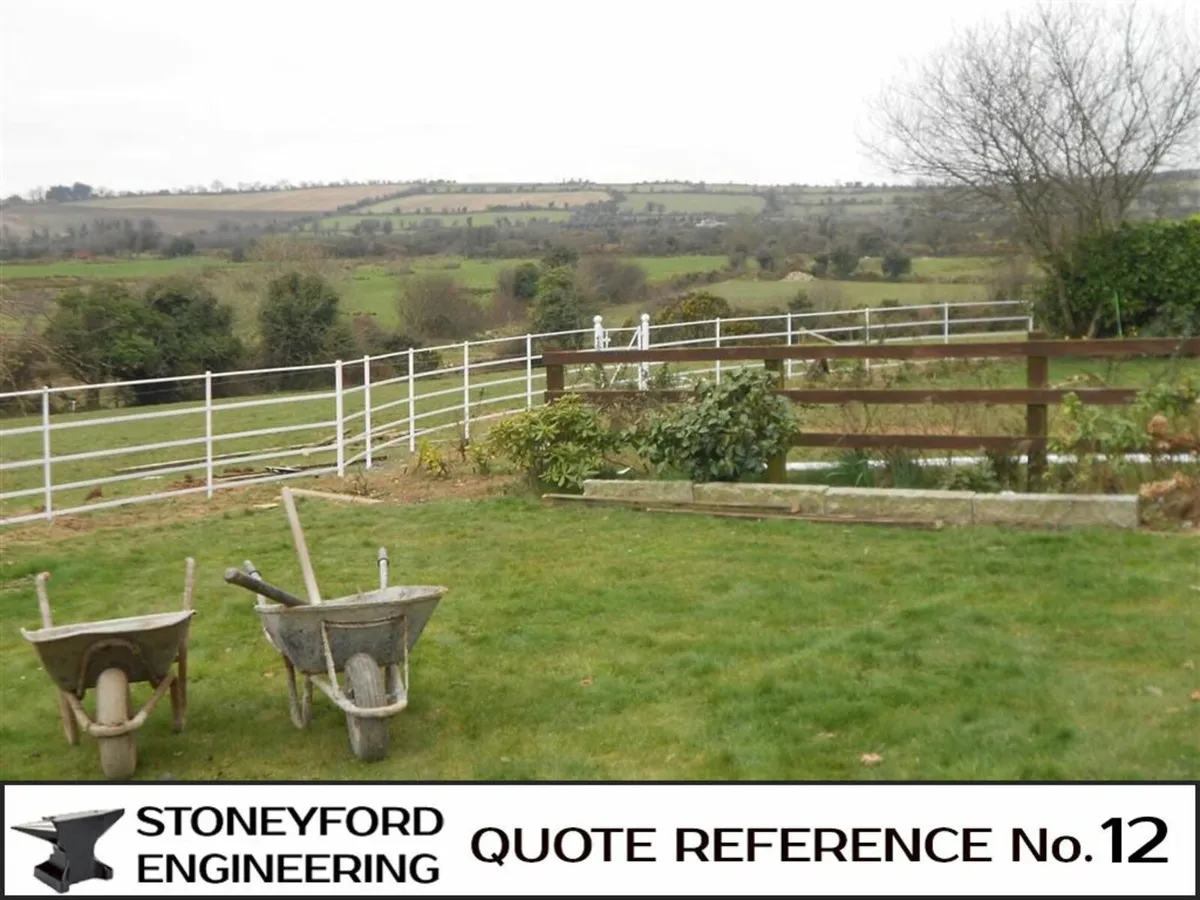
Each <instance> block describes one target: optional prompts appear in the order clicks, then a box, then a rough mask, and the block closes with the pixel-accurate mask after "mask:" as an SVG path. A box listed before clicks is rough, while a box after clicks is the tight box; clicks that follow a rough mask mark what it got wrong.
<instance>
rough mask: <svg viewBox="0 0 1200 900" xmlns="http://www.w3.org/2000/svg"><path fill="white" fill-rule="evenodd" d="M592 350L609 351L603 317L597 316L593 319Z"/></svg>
mask: <svg viewBox="0 0 1200 900" xmlns="http://www.w3.org/2000/svg"><path fill="white" fill-rule="evenodd" d="M592 349H593V350H606V349H608V335H607V334H605V332H604V317H603V316H596V317H594V318H593V319H592Z"/></svg>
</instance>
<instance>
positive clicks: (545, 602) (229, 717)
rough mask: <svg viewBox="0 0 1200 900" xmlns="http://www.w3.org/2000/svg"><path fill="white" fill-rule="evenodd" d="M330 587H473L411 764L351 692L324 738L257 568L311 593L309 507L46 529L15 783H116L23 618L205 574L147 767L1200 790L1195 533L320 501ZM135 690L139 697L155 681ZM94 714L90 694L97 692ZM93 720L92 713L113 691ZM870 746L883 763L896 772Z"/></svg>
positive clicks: (424, 686) (19, 587) (72, 615)
mask: <svg viewBox="0 0 1200 900" xmlns="http://www.w3.org/2000/svg"><path fill="white" fill-rule="evenodd" d="M301 514H302V516H303V518H304V521H305V527H306V531H307V533H308V536H309V542H310V547H311V550H312V552H313V556H314V565H315V567H316V571H317V575H318V579H319V580H320V583H321V587H322V593H323V594H325V595H326V596H337V595H340V594H346V593H352V592H354V591H355V590H356V589H357V588H358V587H366V586H368V585H369V584H370V583H371V582H372V581H373V579H374V578H375V571H374V559H375V550H376V548H377V547H379V546H381V545H384V546H387V547H388V548H389V550H390V551H391V558H392V572H393V581H394V582H396V583H402V582H403V583H414V584H415V583H421V584H445V585H447V586H448V587H449V588H450V593H449V594H448V595H447V597H446V599H445V600H444V601H443V602H442V605H441V607H440V608H439V610H438V612H437V613H436V614H435V616H434V617H433V619H432V620H431V621H430V625H429V626H428V629H427V631H426V632H425V635H424V637H423V638H422V640H421V643H420V644H419V645H418V647H417V649H416V652H415V654H414V658H413V667H412V685H413V687H412V694H411V701H410V703H411V705H410V706H409V708H408V710H407V711H405V712H404V713H402V714H401V715H400V716H399V717H397V718H396V719H394V720H392V724H391V733H392V750H391V753H390V755H389V757H388V758H387V759H386V760H385V761H383V762H381V763H379V764H376V765H374V766H371V767H367V766H364V765H362V764H359V763H357V762H356V761H355V760H354V759H353V757H352V756H351V754H350V752H349V748H348V746H347V740H346V733H345V726H344V719H343V718H342V716H341V715H340V714H338V713H337V711H336V709H335V707H334V706H333V704H332V703H330V702H329V701H328V700H327V699H326V698H325V697H324V696H323V695H320V694H318V695H317V697H316V699H315V701H314V712H315V715H314V721H313V723H312V725H311V726H310V728H309V729H308V730H307V731H306V732H297V731H296V730H295V729H294V728H293V727H292V725H291V724H290V722H289V719H288V715H287V700H286V688H285V683H284V678H283V674H284V671H283V667H282V665H281V663H280V661H279V659H278V657H277V656H276V654H275V653H274V652H273V651H272V650H271V648H270V647H269V645H268V644H267V643H266V641H265V640H264V639H263V637H262V635H261V632H260V629H259V625H258V621H257V618H256V616H255V615H254V613H253V610H252V604H253V599H252V597H251V596H250V595H249V594H247V593H245V592H243V591H241V590H240V589H237V588H233V587H229V586H227V585H225V584H224V582H223V581H222V577H221V573H222V571H223V570H224V568H225V567H226V566H230V565H238V564H240V563H241V561H242V560H243V559H245V558H247V557H249V558H250V559H252V560H254V562H255V563H256V564H257V565H258V566H259V568H260V569H261V570H262V572H263V573H264V575H265V576H266V577H267V578H268V579H270V580H272V581H274V582H275V583H278V584H280V585H281V586H284V587H288V588H289V589H292V590H299V587H300V584H301V579H300V575H299V568H298V565H297V563H296V560H295V556H294V553H293V551H292V547H291V543H290V540H289V534H288V527H287V522H286V519H285V517H284V515H283V513H282V511H281V509H279V508H275V509H270V510H255V509H252V508H250V507H249V506H247V507H246V508H244V509H232V510H229V511H226V512H225V513H224V514H218V515H216V516H212V517H208V518H202V519H192V520H190V521H175V522H171V521H169V520H165V521H160V522H154V521H149V522H144V523H142V524H141V525H140V526H137V525H135V526H133V527H130V528H129V529H128V530H117V529H102V530H96V531H92V532H90V533H85V534H80V533H75V534H73V535H68V534H64V533H62V532H61V531H60V530H59V529H57V528H56V530H55V532H52V533H50V535H49V536H48V535H47V532H46V531H45V529H42V528H40V527H35V528H32V529H25V530H23V531H21V532H18V533H16V535H15V536H13V537H12V539H11V540H10V542H9V546H8V547H7V549H6V551H5V554H4V556H5V558H4V562H3V565H2V566H0V620H2V622H3V626H4V627H3V628H2V629H0V748H2V750H3V752H2V753H0V769H2V772H0V774H2V775H3V777H4V778H5V779H6V780H15V779H36V778H55V779H96V778H99V777H100V771H99V765H98V759H97V752H96V747H95V743H94V741H92V740H91V739H89V738H87V737H84V738H83V740H82V742H81V744H80V745H79V746H78V747H70V746H69V745H67V744H66V742H65V741H64V740H63V739H62V735H61V729H60V725H59V721H58V712H57V704H56V701H55V697H54V692H53V688H52V687H51V685H50V682H49V680H48V679H47V678H46V677H45V675H44V673H42V672H41V671H40V670H39V664H38V661H37V657H36V655H35V654H34V652H33V650H32V648H31V647H29V646H28V645H27V644H26V643H25V642H24V641H23V639H22V638H21V637H20V634H19V632H18V627H26V628H32V627H36V625H37V622H38V617H37V601H36V598H35V594H34V587H33V576H34V575H35V574H36V573H37V572H39V571H42V570H47V571H50V572H51V573H52V574H53V576H54V577H53V580H52V581H51V582H50V585H49V590H50V595H51V601H52V603H53V604H54V612H55V615H56V620H57V621H59V622H62V623H68V622H79V621H86V620H92V619H101V618H107V617H115V616H121V615H133V614H144V613H148V612H152V611H160V610H170V609H174V608H176V606H177V603H178V598H179V596H180V592H181V588H182V577H183V562H184V557H185V556H186V555H188V554H191V555H193V556H195V558H196V560H197V565H198V577H197V596H196V607H197V609H198V613H197V616H196V618H195V620H194V625H193V633H192V640H191V650H190V671H191V685H190V698H189V703H190V715H189V721H188V730H187V731H186V732H185V733H184V734H182V735H173V734H172V733H171V731H170V724H169V723H170V716H169V712H168V711H167V710H166V709H161V710H157V711H156V712H155V714H154V715H153V716H151V718H150V720H149V722H148V724H147V725H146V726H145V727H143V729H142V730H141V731H139V732H138V743H139V757H140V762H139V769H138V773H137V777H138V778H142V779H147V780H156V779H161V778H167V777H172V778H194V779H222V778H225V779H237V778H244V779H271V778H294V777H296V776H297V774H298V773H303V776H304V777H307V778H318V779H319V778H329V779H353V778H364V777H370V778H384V779H390V778H402V779H443V778H446V779H566V780H572V779H683V780H690V779H722V780H725V779H730V780H734V779H873V778H883V779H1164V778H1165V779H1192V778H1196V777H1200V745H1198V744H1197V742H1196V739H1195V738H1196V734H1197V727H1198V724H1200V722H1198V718H1197V717H1198V715H1200V704H1197V703H1195V702H1191V701H1189V699H1188V696H1189V694H1190V693H1191V692H1192V691H1193V690H1195V689H1196V688H1197V686H1198V684H1197V673H1196V671H1195V669H1194V668H1192V666H1194V664H1195V661H1196V659H1197V647H1198V646H1200V607H1198V605H1197V604H1196V602H1195V600H1194V590H1193V588H1192V585H1195V584H1196V583H1197V582H1198V581H1200V556H1198V555H1197V552H1196V548H1197V544H1196V539H1195V538H1194V537H1164V536H1157V535H1149V534H1140V533H1127V532H1114V531H1079V532H1074V533H1065V534H1053V533H1031V532H1019V531H1009V530H1002V529H995V528H975V529H961V530H957V529H951V530H948V531H943V532H920V531H910V530H893V529H873V528H870V527H865V526H857V527H855V526H829V525H813V524H804V523H795V522H763V523H750V522H742V521H725V520H715V519H705V518H692V517H684V516H662V517H654V516H650V515H646V514H639V513H634V512H628V511H624V510H597V509H587V510H582V509H580V510H576V509H546V508H543V507H541V506H540V505H538V504H536V503H535V502H533V501H530V500H524V499H519V498H492V499H484V500H475V501H452V500H435V501H433V502H429V503H425V504H419V505H406V506H402V505H383V506H377V507H346V506H342V505H340V504H326V503H324V502H323V501H302V503H301ZM147 690H148V689H147V688H146V686H144V685H143V686H140V688H139V689H135V696H134V700H135V703H140V702H141V700H142V699H143V698H144V697H145V696H146V694H147ZM90 702H91V698H89V700H88V703H89V704H90ZM89 708H90V705H89ZM863 753H878V754H880V755H881V756H882V757H883V763H882V764H881V765H879V766H877V767H874V768H870V769H866V768H863V767H862V765H861V764H860V762H859V757H860V755H861V754H863Z"/></svg>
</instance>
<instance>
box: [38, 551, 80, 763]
mask: <svg viewBox="0 0 1200 900" xmlns="http://www.w3.org/2000/svg"><path fill="white" fill-rule="evenodd" d="M49 578H50V573H49V572H41V573H39V574H38V576H37V578H36V579H35V582H36V584H37V595H38V607H39V608H40V609H41V612H42V627H43V628H51V627H53V625H54V619H53V617H52V616H51V615H50V596H49V594H47V593H46V582H47V581H48V580H49ZM58 715H59V717H60V718H61V719H62V727H63V734H64V735H65V736H66V738H67V743H68V744H70V745H71V746H75V745H76V744H78V743H79V723H78V722H76V721H75V713H73V712H72V711H71V704H70V703H69V702H67V697H66V695H65V694H64V693H63V692H62V691H61V690H60V691H59V692H58Z"/></svg>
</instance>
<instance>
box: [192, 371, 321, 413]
mask: <svg viewBox="0 0 1200 900" xmlns="http://www.w3.org/2000/svg"><path fill="white" fill-rule="evenodd" d="M214 377H216V376H214ZM336 393H337V392H336V391H322V392H320V393H313V394H291V395H289V396H287V397H269V398H267V399H266V400H263V399H258V400H239V401H237V402H236V403H214V404H213V412H214V413H218V412H221V411H222V410H226V409H252V408H254V407H256V406H279V405H281V404H284V403H304V402H306V401H312V402H316V401H317V400H329V399H331V398H332V397H333V396H335V394H336Z"/></svg>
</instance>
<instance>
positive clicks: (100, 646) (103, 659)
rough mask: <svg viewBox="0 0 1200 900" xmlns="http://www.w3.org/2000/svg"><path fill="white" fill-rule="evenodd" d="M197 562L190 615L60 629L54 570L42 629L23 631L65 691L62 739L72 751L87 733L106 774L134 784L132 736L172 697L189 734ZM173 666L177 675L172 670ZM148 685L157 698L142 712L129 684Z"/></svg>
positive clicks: (190, 583)
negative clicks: (90, 702) (91, 700)
mask: <svg viewBox="0 0 1200 900" xmlns="http://www.w3.org/2000/svg"><path fill="white" fill-rule="evenodd" d="M195 575H196V564H195V561H194V560H192V559H188V561H187V572H186V575H185V577H184V590H183V609H182V610H180V611H179V612H170V613H154V614H151V615H145V616H132V617H129V618H123V619H107V620H103V621H97V622H81V623H79V624H75V625H55V624H54V622H53V619H52V617H51V612H50V598H49V596H48V594H47V593H46V581H47V580H48V579H49V578H50V574H49V573H48V572H42V573H41V574H39V575H38V576H37V579H36V583H37V593H38V604H39V606H40V607H41V613H42V627H41V628H39V629H38V630H36V631H26V630H25V629H24V628H22V629H21V635H22V636H23V637H24V638H25V639H26V640H27V641H29V642H30V643H31V644H33V646H34V649H35V650H36V651H37V654H38V656H39V657H40V658H41V661H42V668H43V669H45V671H46V674H47V675H49V676H50V679H51V680H52V681H53V682H54V683H55V685H56V686H57V687H58V694H59V713H60V715H61V717H62V725H63V733H64V734H65V735H66V738H67V741H68V742H70V743H71V744H72V745H75V744H78V743H79V732H80V730H81V729H82V730H83V731H85V732H87V734H89V735H90V736H91V737H93V738H95V739H96V741H97V743H98V744H99V748H100V768H101V769H102V770H103V772H104V774H105V775H106V776H107V777H109V778H111V779H123V778H128V777H129V776H130V775H132V774H133V772H134V770H135V769H136V768H137V743H136V741H135V740H134V736H133V733H134V732H135V731H137V729H139V728H141V727H142V725H144V724H145V722H146V719H147V718H148V717H149V715H150V713H151V712H153V711H154V708H155V707H156V706H157V705H158V703H159V701H160V700H162V698H163V696H164V695H165V694H166V693H167V692H168V691H170V696H171V710H172V718H173V727H174V730H175V731H176V732H180V731H183V728H184V724H185V722H186V719H187V647H188V626H189V625H190V623H191V619H192V616H193V615H194V614H195V611H194V610H193V609H192V600H193V594H194V591H195V583H196V577H195ZM172 668H173V669H174V671H172ZM140 682H148V683H149V684H150V685H151V686H152V687H153V688H154V693H153V694H151V696H150V699H149V700H147V701H146V703H145V704H144V705H143V706H142V708H141V709H140V710H138V711H137V712H136V713H134V712H133V702H132V693H131V691H130V686H131V685H133V684H137V683H140ZM89 690H94V691H95V694H96V713H95V718H94V719H93V718H92V717H90V716H89V715H88V714H87V711H86V710H85V709H84V706H83V699H84V697H85V696H86V694H87V692H88V691H89Z"/></svg>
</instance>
